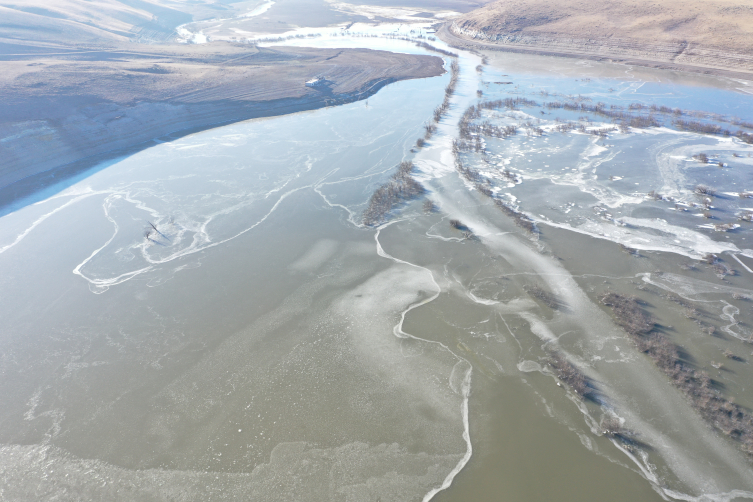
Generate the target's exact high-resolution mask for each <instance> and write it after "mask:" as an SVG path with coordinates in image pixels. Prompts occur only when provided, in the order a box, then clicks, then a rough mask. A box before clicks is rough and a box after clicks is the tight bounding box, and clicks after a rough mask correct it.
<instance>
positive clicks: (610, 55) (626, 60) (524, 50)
mask: <svg viewBox="0 0 753 502" xmlns="http://www.w3.org/2000/svg"><path fill="white" fill-rule="evenodd" d="M436 36H437V37H438V38H439V39H441V40H442V41H444V42H445V43H446V44H448V45H449V46H451V47H455V48H457V49H462V50H489V51H499V52H513V53H517V54H532V55H537V56H554V57H564V58H575V59H590V60H593V61H601V62H606V63H616V64H624V65H634V66H641V67H645V68H653V69H658V70H668V71H681V72H688V73H696V74H702V75H711V76H716V77H727V78H737V79H742V80H751V81H753V69H751V70H750V71H735V70H731V69H728V68H720V67H713V66H705V65H690V64H684V63H677V62H674V61H671V60H668V59H659V58H657V59H649V58H639V57H633V56H630V55H626V54H619V53H618V52H616V51H614V50H612V51H610V50H608V49H607V50H604V49H605V47H606V46H604V45H596V44H594V47H595V48H597V49H598V51H599V52H596V51H587V50H576V49H572V50H565V49H556V50H555V49H552V48H548V47H546V46H544V45H537V44H525V45H522V44H513V43H511V44H500V43H494V42H484V41H479V40H475V39H470V38H466V37H463V36H462V35H459V34H457V33H454V32H453V30H452V29H451V25H450V24H448V23H444V24H443V25H442V26H441V27H439V29H437V32H436ZM553 40H557V39H553ZM560 40H561V41H562V42H565V41H566V39H565V38H564V37H563V38H562V39H560ZM590 42H592V41H590ZM752 59H753V58H752Z"/></svg>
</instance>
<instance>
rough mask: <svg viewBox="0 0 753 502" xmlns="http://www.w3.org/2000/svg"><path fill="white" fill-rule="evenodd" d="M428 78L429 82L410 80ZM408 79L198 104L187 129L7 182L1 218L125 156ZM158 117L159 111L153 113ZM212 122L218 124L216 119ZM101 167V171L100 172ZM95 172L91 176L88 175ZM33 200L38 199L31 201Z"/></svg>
mask: <svg viewBox="0 0 753 502" xmlns="http://www.w3.org/2000/svg"><path fill="white" fill-rule="evenodd" d="M413 78H429V77H413ZM408 79H411V77H400V78H396V77H389V78H379V79H375V80H374V81H371V82H368V83H367V84H366V85H365V86H364V87H363V88H362V89H361V90H358V91H355V92H351V93H343V94H336V95H330V96H329V97H327V96H321V95H320V96H316V97H310V96H306V97H302V98H283V99H278V100H274V101H273V102H272V103H270V102H247V103H243V104H240V105H239V104H238V103H234V102H227V103H224V104H223V105H222V106H217V104H216V103H207V104H202V105H199V107H200V108H203V109H200V110H195V111H194V113H193V115H194V118H193V119H192V120H191V122H192V123H193V125H190V126H188V127H178V128H177V129H175V128H173V126H176V125H178V124H180V123H181V122H183V121H182V120H180V119H178V120H171V121H167V122H165V123H163V124H160V125H158V126H157V127H158V128H159V130H158V131H156V132H157V133H158V134H156V135H150V137H149V138H140V139H139V140H136V139H134V140H133V141H132V142H130V143H129V144H127V145H125V146H122V147H116V148H111V149H107V150H104V151H101V152H97V153H94V154H92V155H88V156H85V157H81V158H78V159H76V160H73V161H71V162H68V163H65V164H61V165H57V166H53V167H50V168H49V169H46V170H44V171H39V172H34V173H30V174H28V175H27V176H25V177H23V178H20V179H17V180H15V181H12V182H11V183H8V184H5V185H3V186H0V216H2V215H5V214H8V213H10V212H13V211H15V210H16V209H17V207H15V206H16V204H17V203H19V202H22V201H23V202H24V203H23V204H22V206H25V205H27V204H28V203H34V202H37V201H38V200H43V199H44V198H47V197H48V196H49V195H50V194H49V193H46V192H47V191H48V190H50V189H52V188H54V187H55V186H56V185H61V186H60V190H55V192H56V193H57V192H58V191H61V190H63V189H65V188H67V187H68V186H70V185H71V184H73V183H76V182H77V181H78V180H79V179H80V177H81V176H82V175H84V176H86V175H87V174H86V173H87V172H88V171H92V170H94V169H95V168H96V167H97V166H98V165H101V164H104V163H106V162H108V161H112V160H116V159H119V158H122V157H125V156H129V155H133V154H136V153H138V152H140V151H142V150H146V149H147V148H150V147H152V146H156V145H158V144H160V143H169V142H172V141H176V140H179V139H181V138H184V137H186V136H190V135H191V134H196V133H199V132H203V131H208V130H211V129H216V128H219V127H224V126H228V125H231V124H237V123H240V122H245V121H247V120H254V119H261V118H272V117H280V116H283V115H291V114H295V113H302V112H308V111H314V110H319V109H321V108H326V107H329V106H339V105H343V104H348V103H353V102H356V101H362V100H364V99H368V98H369V97H371V96H373V95H375V94H376V93H377V92H378V91H379V90H381V89H382V88H383V87H385V86H387V85H389V84H392V83H395V82H399V81H401V80H408ZM165 104H170V103H151V105H155V107H156V106H157V105H165ZM154 113H155V114H157V113H159V110H154ZM215 119H217V120H215ZM104 167H106V166H103V168H104ZM94 172H96V171H93V172H91V173H90V174H93V173H94ZM35 195H38V197H36V198H35Z"/></svg>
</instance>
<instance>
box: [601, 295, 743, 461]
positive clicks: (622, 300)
mask: <svg viewBox="0 0 753 502" xmlns="http://www.w3.org/2000/svg"><path fill="white" fill-rule="evenodd" d="M601 302H602V303H603V304H604V305H607V306H609V307H611V309H612V312H613V313H614V316H615V318H616V320H617V323H618V324H619V325H620V326H622V327H623V329H625V331H626V332H627V333H628V335H630V338H631V339H632V340H633V342H634V343H635V344H636V346H637V347H638V349H639V350H640V351H641V352H643V353H645V354H646V355H648V356H649V357H650V358H651V359H652V360H653V361H654V363H655V364H656V365H657V367H659V369H661V370H662V371H663V372H664V373H665V374H666V375H667V376H668V377H669V378H670V379H671V381H672V383H673V384H674V385H675V386H677V387H678V388H679V389H680V390H681V391H682V392H683V393H684V394H685V395H686V396H687V397H688V398H689V399H690V401H691V403H692V404H693V407H694V408H695V409H696V410H698V412H699V413H700V414H701V416H703V417H704V418H705V419H706V420H707V421H708V422H710V423H711V424H712V425H713V426H714V427H715V428H716V429H718V430H719V431H721V432H722V433H723V434H725V435H726V436H728V437H730V438H732V439H734V440H736V441H738V443H739V445H740V448H741V449H742V450H743V451H744V452H745V453H747V454H748V455H750V456H753V414H751V412H750V411H749V410H747V409H746V408H743V407H742V406H740V405H738V404H735V403H733V402H732V401H730V400H729V399H727V398H726V397H724V396H723V395H722V394H721V392H719V390H718V388H717V387H718V386H717V385H716V384H715V383H714V381H713V380H711V378H710V377H709V376H708V374H706V372H704V371H699V370H696V369H694V368H693V367H692V366H690V365H689V364H688V363H686V362H685V361H684V360H683V359H682V357H681V356H680V351H679V349H678V347H677V346H676V345H674V344H673V343H672V342H671V341H669V339H668V338H667V337H666V336H665V335H663V334H662V333H659V332H657V331H655V329H654V328H655V324H654V321H653V319H652V317H651V316H650V315H649V314H648V313H647V312H645V311H644V309H643V308H642V306H641V304H640V302H639V300H638V299H637V298H635V297H630V296H624V295H620V294H617V293H606V294H604V295H602V296H601Z"/></svg>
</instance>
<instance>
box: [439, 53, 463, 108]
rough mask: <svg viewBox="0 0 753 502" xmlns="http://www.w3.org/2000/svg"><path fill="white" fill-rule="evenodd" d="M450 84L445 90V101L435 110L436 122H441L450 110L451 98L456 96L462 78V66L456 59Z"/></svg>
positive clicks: (451, 70)
mask: <svg viewBox="0 0 753 502" xmlns="http://www.w3.org/2000/svg"><path fill="white" fill-rule="evenodd" d="M450 73H451V75H450V82H449V83H448V84H447V87H445V88H444V100H443V101H442V104H441V105H439V106H438V107H436V108H435V109H434V122H439V121H440V120H442V117H443V116H444V115H445V114H446V113H447V111H448V110H449V109H450V98H451V97H452V95H453V94H455V89H456V88H457V85H458V79H459V78H460V64H458V61H457V59H454V60H453V61H452V63H451V64H450Z"/></svg>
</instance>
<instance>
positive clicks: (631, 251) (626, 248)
mask: <svg viewBox="0 0 753 502" xmlns="http://www.w3.org/2000/svg"><path fill="white" fill-rule="evenodd" d="M620 249H621V250H622V251H624V252H625V253H627V254H629V255H633V256H637V255H638V250H637V249H635V248H631V247H629V246H626V245H625V244H622V243H620Z"/></svg>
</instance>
